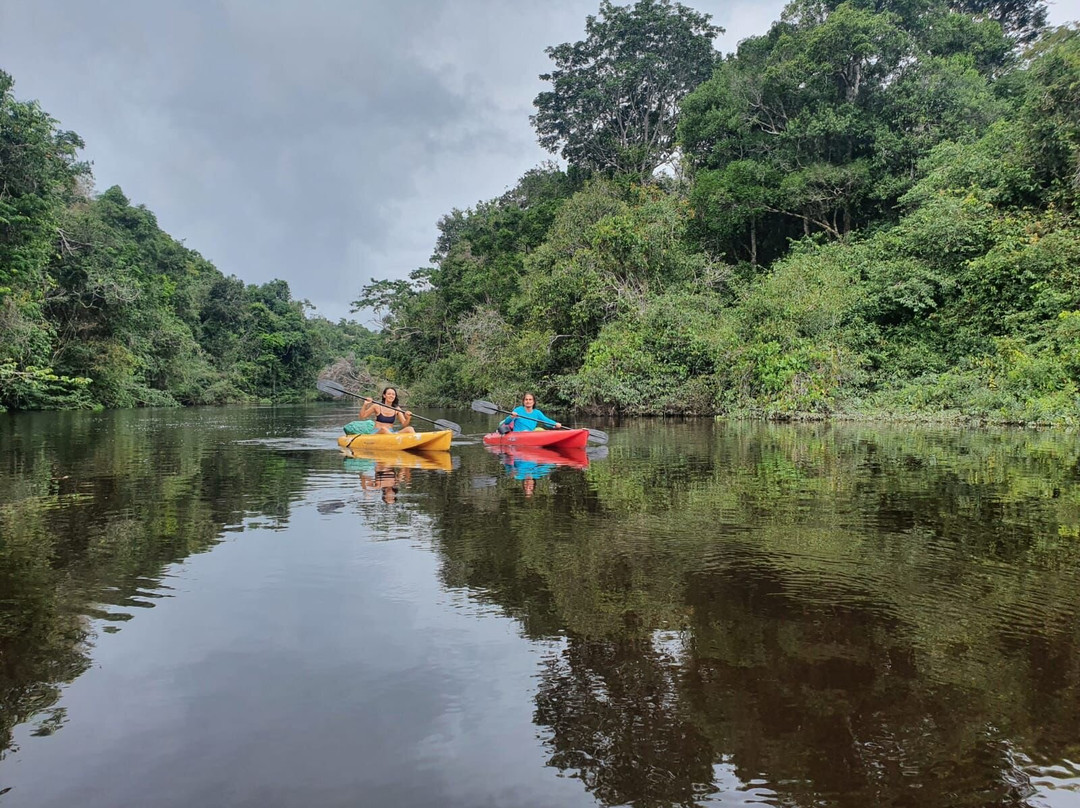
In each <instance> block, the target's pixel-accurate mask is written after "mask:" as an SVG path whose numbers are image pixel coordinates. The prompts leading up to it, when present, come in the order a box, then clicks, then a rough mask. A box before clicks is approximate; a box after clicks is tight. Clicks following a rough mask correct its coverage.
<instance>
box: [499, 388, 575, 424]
mask: <svg viewBox="0 0 1080 808" xmlns="http://www.w3.org/2000/svg"><path fill="white" fill-rule="evenodd" d="M521 404H522V406H520V407H514V411H513V412H512V413H511V414H510V415H508V416H506V418H504V419H503V421H502V423H501V424H500V425H499V426H500V427H502V428H501V429H499V432H510V431H513V432H532V431H533V430H534V429H536V425H537V423H541V424H543V425H544V426H548V427H555V429H561V428H562V424H560V423H559V422H558V421H553V420H551V419H550V418H548V417H547V416H546V415H544V413H542V412H540V410H538V409H536V396H534V395H533V394H532V393H526V394H525V395H524V396H522V398H521ZM507 427H509V428H507Z"/></svg>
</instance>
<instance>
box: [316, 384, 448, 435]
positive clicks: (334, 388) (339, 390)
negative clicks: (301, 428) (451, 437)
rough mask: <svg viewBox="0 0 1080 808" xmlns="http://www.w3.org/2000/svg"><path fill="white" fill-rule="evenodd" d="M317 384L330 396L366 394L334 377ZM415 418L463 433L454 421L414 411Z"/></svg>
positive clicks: (392, 408) (385, 405)
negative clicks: (347, 386)
mask: <svg viewBox="0 0 1080 808" xmlns="http://www.w3.org/2000/svg"><path fill="white" fill-rule="evenodd" d="M315 386H316V387H317V388H319V390H320V391H322V392H323V393H326V394H327V395H328V396H333V397H334V398H341V397H342V396H352V397H353V398H359V399H363V398H364V396H361V395H357V394H356V393H354V392H352V391H351V390H346V389H345V388H344V387H342V386H341V385H340V384H338V383H337V382H335V381H334V380H333V379H319V381H318V383H316V385H315ZM381 406H383V407H388V408H389V409H391V410H397V411H398V412H401V413H403V412H405V410H402V409H398V408H397V407H391V406H390V405H389V404H382V405H381ZM413 418H419V419H420V420H421V421H427V422H428V423H430V424H435V426H437V427H438V428H439V429H449V430H450V431H451V432H453V433H454V434H455V435H460V434H461V427H460V426H458V425H457V424H455V423H454V422H453V421H443V420H442V419H440V420H438V421H432V420H431V419H430V418H425V417H424V416H422V415H417V414H416V413H413Z"/></svg>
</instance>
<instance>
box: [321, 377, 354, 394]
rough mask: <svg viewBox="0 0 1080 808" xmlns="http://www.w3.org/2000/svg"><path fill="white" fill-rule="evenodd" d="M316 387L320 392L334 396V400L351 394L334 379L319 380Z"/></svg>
mask: <svg viewBox="0 0 1080 808" xmlns="http://www.w3.org/2000/svg"><path fill="white" fill-rule="evenodd" d="M315 387H316V388H318V390H319V391H320V392H322V393H326V395H328V396H333V397H334V398H341V397H342V396H343V395H346V394H347V393H348V392H349V391H348V390H346V389H345V388H344V387H342V386H341V385H340V384H338V383H337V382H335V381H334V380H333V379H319V381H318V382H317V383H316V384H315Z"/></svg>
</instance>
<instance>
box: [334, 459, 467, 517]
mask: <svg viewBox="0 0 1080 808" xmlns="http://www.w3.org/2000/svg"><path fill="white" fill-rule="evenodd" d="M342 453H343V454H344V455H345V457H344V461H343V465H344V467H345V470H346V471H348V472H351V473H353V474H356V475H358V476H359V478H360V490H361V491H365V492H374V493H377V494H378V495H379V497H380V499H381V500H382V501H383V502H384V503H385V504H387V505H393V504H394V503H395V502H397V495H398V492H399V491H400V490H401V489H402V488H408V487H409V483H410V481H411V480H412V471H413V469H423V470H425V471H441V472H449V471H451V470H452V469H453V468H454V465H453V460H452V459H451V457H450V453H449V452H423V451H411V452H407V451H401V450H385V451H376V450H365V449H356V448H354V449H348V450H344V451H343V452H342Z"/></svg>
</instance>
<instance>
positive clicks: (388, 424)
mask: <svg viewBox="0 0 1080 808" xmlns="http://www.w3.org/2000/svg"><path fill="white" fill-rule="evenodd" d="M398 406H399V405H398V394H397V390H396V389H395V388H393V387H387V388H386V389H385V390H383V393H382V403H376V402H374V401H372V400H371V399H370V398H365V399H364V406H362V407H361V408H360V420H361V421H364V420H367V419H369V418H371V416H372V415H374V416H375V430H376V431H377V432H415V431H416V430H415V429H413V428H412V427H411V426H409V421H411V420H412V413H411V412H399V411H398V410H396V409H391V407H398ZM399 418H400V419H401V427H400V428H399V429H394V423H395V422H396V421H397V419H399Z"/></svg>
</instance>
